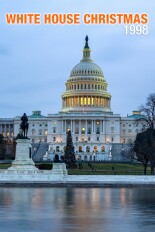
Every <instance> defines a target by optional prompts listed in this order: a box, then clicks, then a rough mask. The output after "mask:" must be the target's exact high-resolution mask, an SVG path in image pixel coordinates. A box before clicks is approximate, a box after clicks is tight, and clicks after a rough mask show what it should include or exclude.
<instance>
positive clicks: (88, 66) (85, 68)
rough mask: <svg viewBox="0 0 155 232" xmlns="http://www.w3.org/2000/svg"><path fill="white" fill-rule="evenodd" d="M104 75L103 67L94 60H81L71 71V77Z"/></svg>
mask: <svg viewBox="0 0 155 232" xmlns="http://www.w3.org/2000/svg"><path fill="white" fill-rule="evenodd" d="M77 76H84V77H86V76H89V77H91V76H92V77H103V78H104V76H103V72H102V69H101V68H100V67H99V66H98V65H97V64H95V63H93V62H92V61H81V62H80V63H79V64H77V65H76V66H75V67H74V68H73V69H72V71H71V74H70V77H77Z"/></svg>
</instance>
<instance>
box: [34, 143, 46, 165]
mask: <svg viewBox="0 0 155 232" xmlns="http://www.w3.org/2000/svg"><path fill="white" fill-rule="evenodd" d="M47 150H48V143H43V142H39V143H32V159H33V161H34V162H36V161H43V156H44V155H45V153H46V151H47Z"/></svg>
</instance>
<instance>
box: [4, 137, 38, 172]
mask: <svg viewBox="0 0 155 232" xmlns="http://www.w3.org/2000/svg"><path fill="white" fill-rule="evenodd" d="M29 147H30V140H29V139H18V140H17V146H16V156H15V160H14V161H13V162H12V166H11V167H10V168H8V170H34V171H36V170H38V169H37V168H36V167H35V163H34V162H33V160H32V159H31V158H30V157H29Z"/></svg>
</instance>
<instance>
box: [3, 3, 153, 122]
mask: <svg viewBox="0 0 155 232" xmlns="http://www.w3.org/2000/svg"><path fill="white" fill-rule="evenodd" d="M0 9H1V11H0V80H1V82H0V118H9V117H15V116H17V115H22V114H23V113H24V112H25V113H27V115H31V114H32V111H33V110H41V112H42V115H45V116H46V115H47V114H51V113H58V112H59V111H60V110H61V94H62V93H63V92H64V91H65V82H66V81H67V79H68V78H69V75H70V72H71V70H72V68H73V67H74V66H75V65H76V64H77V63H79V62H80V60H81V58H82V49H83V47H84V43H85V41H84V38H85V36H86V35H88V36H89V46H90V48H91V58H92V60H93V61H94V63H96V64H98V65H99V66H100V67H101V69H102V70H103V73H104V76H105V79H106V81H107V83H108V92H109V93H111V95H112V100H111V102H112V105H111V108H112V111H113V113H119V114H121V116H126V115H127V114H131V113H132V111H133V110H136V109H138V106H140V105H141V104H142V103H145V101H146V98H147V96H148V95H149V94H150V93H155V11H154V9H155V1H154V0H149V1H146V0H14V1H12V0H5V1H1V2H0ZM30 12H31V13H40V14H41V15H43V14H45V13H51V14H53V13H80V14H81V17H82V15H83V14H85V13H133V14H135V13H139V14H142V13H147V14H148V17H149V23H148V30H149V34H148V35H146V36H145V35H125V28H124V24H120V25H119V24H116V25H104V24H103V25H84V24H83V23H82V20H81V23H80V25H44V24H40V25H7V24H6V22H5V14H6V13H30Z"/></svg>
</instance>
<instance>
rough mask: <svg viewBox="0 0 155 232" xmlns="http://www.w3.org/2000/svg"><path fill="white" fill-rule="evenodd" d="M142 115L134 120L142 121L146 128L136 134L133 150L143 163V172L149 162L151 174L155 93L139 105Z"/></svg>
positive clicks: (154, 153) (154, 147)
mask: <svg viewBox="0 0 155 232" xmlns="http://www.w3.org/2000/svg"><path fill="white" fill-rule="evenodd" d="M139 110H140V111H141V113H142V115H143V117H141V118H139V119H137V120H136V121H142V122H144V124H145V126H146V130H145V131H143V132H142V133H138V134H137V136H136V140H135V144H134V151H135V152H136V156H137V158H138V160H139V161H141V162H142V163H143V165H144V174H146V169H147V165H148V162H150V164H151V174H152V175H153V174H154V167H155V93H153V94H150V95H149V96H148V97H147V100H146V103H145V104H144V105H141V106H140V107H139Z"/></svg>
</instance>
